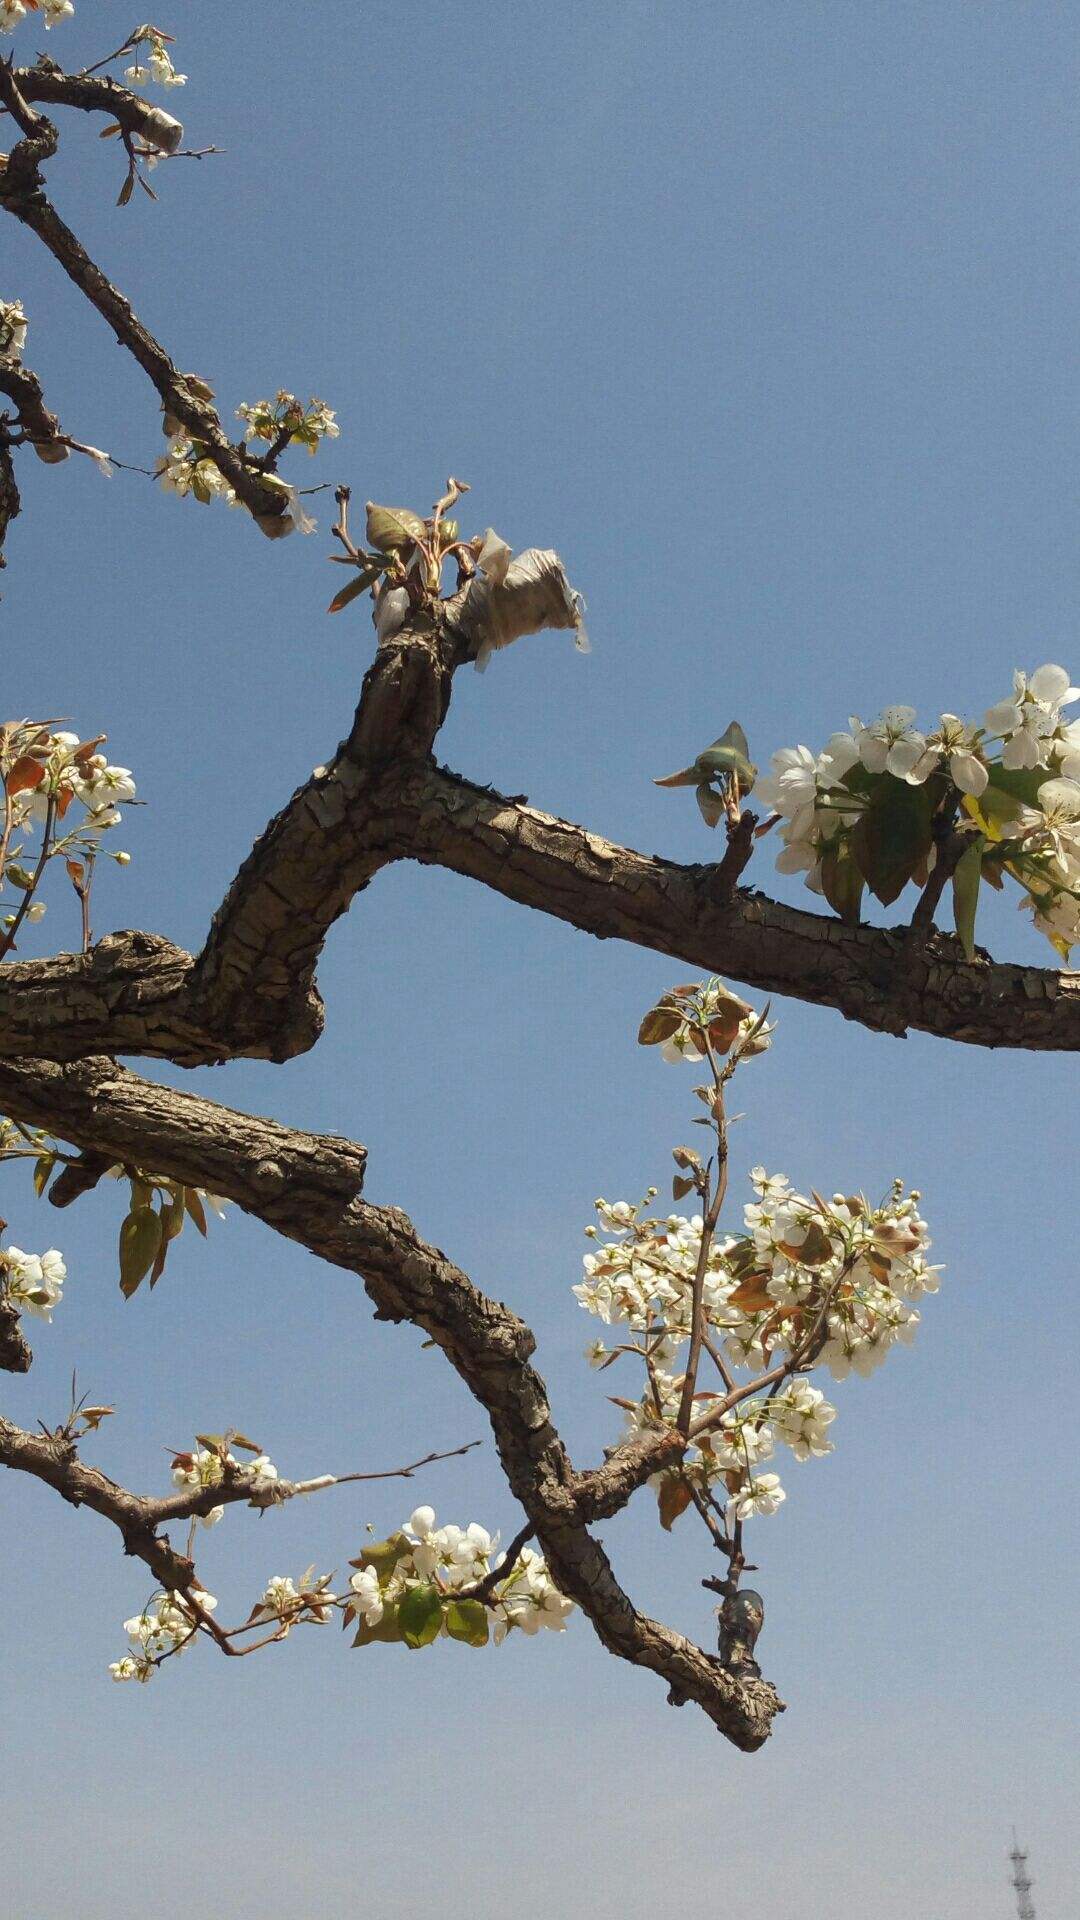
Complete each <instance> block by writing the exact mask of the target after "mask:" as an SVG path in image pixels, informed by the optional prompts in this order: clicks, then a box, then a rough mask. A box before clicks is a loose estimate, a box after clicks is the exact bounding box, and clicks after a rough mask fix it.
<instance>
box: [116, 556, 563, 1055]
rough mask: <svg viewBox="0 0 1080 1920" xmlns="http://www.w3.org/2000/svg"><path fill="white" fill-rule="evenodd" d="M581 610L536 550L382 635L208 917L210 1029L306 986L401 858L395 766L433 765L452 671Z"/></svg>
mask: <svg viewBox="0 0 1080 1920" xmlns="http://www.w3.org/2000/svg"><path fill="white" fill-rule="evenodd" d="M577 617H578V616H577V611H576V597H575V595H574V594H573V592H572V589H571V587H570V585H569V582H568V581H567V578H566V574H565V572H564V570H563V567H562V563H561V561H560V560H559V557H558V555H557V554H555V553H550V552H541V551H538V550H536V549H535V548H530V549H529V551H528V552H526V553H522V554H519V555H518V557H517V559H516V560H514V561H513V562H512V564H511V566H510V568H509V570H508V572H507V575H506V578H505V580H504V581H503V582H502V583H501V584H500V585H497V586H496V585H494V584H493V583H492V582H490V581H488V580H485V579H484V578H482V577H480V576H477V577H474V578H473V579H471V580H469V581H468V582H467V583H466V585H465V586H464V587H463V588H462V589H461V590H460V591H459V592H458V593H457V594H455V595H454V596H453V598H452V599H450V600H447V601H445V602H442V603H440V604H439V605H438V606H437V607H435V608H434V609H433V610H431V612H425V611H423V610H418V611H417V613H416V614H415V615H414V616H413V617H412V619H411V620H410V623H409V625H408V626H407V627H404V628H402V630H401V631H400V632H399V633H397V634H395V635H394V636H393V637H391V638H389V639H387V640H385V641H383V643H382V644H381V645H380V647H379V649H378V651H377V653H376V656H375V659H374V661H373V662H372V664H371V666H370V667H369V668H368V671H367V673H366V674H365V676H364V682H363V687H362V689H361V693H360V700H359V704H358V706H357V709H356V713H355V715H354V717H353V724H352V727H351V729H350V732H349V735H348V737H347V739H345V740H344V741H343V742H342V744H341V745H340V747H339V748H338V750H337V753H336V754H335V756H334V758H333V760H332V761H331V762H330V763H329V765H327V766H325V767H317V768H316V770H315V772H314V774H313V775H312V777H311V779H310V780H309V781H307V783H306V784H305V785H304V786H303V787H301V788H300V789H299V790H298V791H297V792H296V793H294V794H293V797H292V799H291V800H290V801H289V803H288V805H287V806H285V807H284V808H283V809H282V811H281V812H280V813H279V814H278V815H277V816H276V817H275V818H274V819H273V820H272V821H271V822H270V825H269V826H268V827H267V828H266V830H265V832H264V833H262V834H261V835H260V837H259V839H258V841H257V842H256V844H255V846H254V848H253V849H252V851H251V853H250V854H249V856H248V858H247V859H246V860H245V862H244V864H243V866H242V867H241V868H240V871H239V873H238V874H237V876H236V879H235V880H234V882H233V884H232V886H231V887H230V889H229V892H228V894H227V895H226V898H225V900H224V902H223V903H222V905H221V907H220V909H219V910H218V912H217V913H216V914H215V916H214V922H213V925H212V927H211V929H210V934H209V937H208V939H207V943H206V946H205V948H204V950H203V952H202V954H201V955H200V957H199V962H198V968H197V973H196V977H195V981H194V990H195V994H196V997H197V999H198V1000H199V1003H200V1006H201V1009H202V1012H203V1015H204V1017H205V1019H206V1020H207V1021H208V1023H209V1024H210V1025H212V1026H213V1028H214V1029H215V1030H217V1031H223V1032H225V1033H228V1034H229V1035H230V1036H235V1038H237V1039H238V1040H243V1041H244V1042H245V1043H246V1042H248V1041H250V1040H251V1039H252V1038H253V1037H255V1036H256V1035H257V1034H258V1033H265V1032H266V1030H267V1025H268V1021H272V1019H273V1014H274V1011H275V1007H276V1006H278V1005H280V1003H281V1002H282V1000H284V999H286V998H287V997H288V996H292V998H293V1001H294V1002H295V1000H296V997H297V996H298V995H306V994H307V993H309V992H310V991H311V990H313V986H314V976H315V967H316V965H317V962H318V958H319V954H320V951H321V949H322V945H323V942H324V940H325V938H326V935H327V933H328V931H329V929H330V927H331V926H332V925H333V923H334V921H335V920H336V919H337V918H338V917H339V915H341V914H342V913H344V912H345V911H346V909H347V907H348V906H349V904H350V902H351V901H352V899H353V898H354V896H355V895H356V894H357V893H358V892H360V891H361V889H362V888H364V887H366V886H367V884H368V882H369V881H370V880H371V879H372V878H373V876H374V875H375V874H376V873H377V872H378V870H379V868H380V867H381V866H384V865H385V864H386V863H387V861H388V860H389V859H392V858H394V857H395V853H394V850H393V848H392V846H391V845H390V844H389V843H388V839H387V822H388V821H391V822H392V821H394V820H395V819H396V812H397V795H398V792H399V789H400V784H401V781H402V778H403V776H404V775H405V774H406V773H407V772H408V770H409V769H410V768H414V767H424V766H426V765H427V764H428V763H429V761H430V758H431V752H432V747H433V745H434V741H435V736H436V734H437V733H438V731H439V728H440V727H441V726H442V723H443V721H444V720H445V718H446V714H447V710H448V708H449V705H450V693H451V683H452V678H453V675H454V672H455V671H456V669H457V668H458V667H460V666H462V665H463V664H464V663H465V662H466V661H468V660H471V659H475V658H476V656H477V654H478V652H480V650H481V649H483V648H485V647H490V646H496V645H497V646H499V647H503V646H507V645H509V643H510V641H511V640H512V639H515V638H521V637H522V636H523V635H525V634H532V633H539V632H540V631H542V630H543V629H544V628H546V627H562V628H572V627H573V626H574V625H575V623H576V620H577ZM110 1051H116V1049H110Z"/></svg>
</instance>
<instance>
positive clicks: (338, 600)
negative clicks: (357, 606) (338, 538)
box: [326, 554, 386, 613]
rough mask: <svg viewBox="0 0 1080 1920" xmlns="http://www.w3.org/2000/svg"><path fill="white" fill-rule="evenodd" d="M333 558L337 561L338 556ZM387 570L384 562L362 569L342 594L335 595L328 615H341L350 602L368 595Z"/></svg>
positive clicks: (345, 586) (344, 588) (347, 584)
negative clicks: (369, 590)
mask: <svg viewBox="0 0 1080 1920" xmlns="http://www.w3.org/2000/svg"><path fill="white" fill-rule="evenodd" d="M332 558H334V559H336V558H337V555H336V554H334V555H333V556H332ZM385 570H386V562H385V561H384V560H380V561H379V562H378V563H377V565H375V566H367V567H362V568H361V570H360V572H359V573H358V574H357V576H356V579H355V580H349V581H347V582H346V584H345V585H344V586H343V587H342V589H341V592H340V593H335V595H334V597H333V599H332V600H331V602H330V605H329V606H328V607H327V609H326V611H327V613H340V612H341V609H342V607H347V606H348V604H349V602H350V600H358V599H359V597H360V595H361V594H362V593H366V592H367V590H368V588H369V587H372V586H374V584H375V582H376V580H377V579H378V578H379V575H380V574H381V573H384V572H385Z"/></svg>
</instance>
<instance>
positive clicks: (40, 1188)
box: [34, 1153, 56, 1200]
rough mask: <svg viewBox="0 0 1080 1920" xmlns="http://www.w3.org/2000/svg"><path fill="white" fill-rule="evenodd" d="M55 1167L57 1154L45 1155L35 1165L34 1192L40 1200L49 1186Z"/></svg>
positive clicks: (40, 1156)
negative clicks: (50, 1176)
mask: <svg viewBox="0 0 1080 1920" xmlns="http://www.w3.org/2000/svg"><path fill="white" fill-rule="evenodd" d="M55 1165H56V1155H55V1153H43V1154H41V1155H39V1157H38V1159H37V1160H36V1161H35V1163H34V1192H35V1193H36V1194H37V1197H38V1199H39V1200H40V1199H41V1196H42V1194H43V1193H44V1191H45V1189H46V1187H47V1186H48V1184H49V1175H50V1174H51V1173H52V1170H53V1168H54V1167H55Z"/></svg>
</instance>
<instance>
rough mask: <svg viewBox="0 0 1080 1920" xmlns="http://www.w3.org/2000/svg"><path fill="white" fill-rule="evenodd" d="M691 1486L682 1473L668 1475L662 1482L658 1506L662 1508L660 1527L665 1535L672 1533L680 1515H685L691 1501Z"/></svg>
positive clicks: (658, 1494)
mask: <svg viewBox="0 0 1080 1920" xmlns="http://www.w3.org/2000/svg"><path fill="white" fill-rule="evenodd" d="M691 1498H692V1496H691V1493H690V1484H689V1482H688V1481H687V1480H686V1479H685V1478H684V1476H683V1475H682V1474H681V1473H666V1474H665V1475H664V1477H663V1479H662V1480H661V1482H660V1487H659V1491H658V1493H657V1504H658V1506H659V1508H660V1525H661V1526H662V1527H663V1529H664V1532H665V1533H670V1532H671V1529H672V1527H673V1526H674V1524H675V1522H676V1520H677V1519H678V1517H679V1515H680V1513H685V1512H686V1509H687V1507H688V1506H689V1505H690V1501H691Z"/></svg>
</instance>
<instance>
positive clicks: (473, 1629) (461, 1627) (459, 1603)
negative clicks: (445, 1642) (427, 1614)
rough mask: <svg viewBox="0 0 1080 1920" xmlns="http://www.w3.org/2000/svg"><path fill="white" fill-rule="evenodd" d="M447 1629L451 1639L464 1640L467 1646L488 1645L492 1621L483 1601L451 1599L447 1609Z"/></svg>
mask: <svg viewBox="0 0 1080 1920" xmlns="http://www.w3.org/2000/svg"><path fill="white" fill-rule="evenodd" d="M446 1631H447V1633H448V1634H449V1636H450V1638H451V1640H462V1641H464V1643H465V1645H466V1646H467V1647H486V1646H487V1643H488V1636H489V1634H490V1631H491V1623H490V1620H489V1618H488V1610H487V1608H486V1607H485V1605H484V1603H483V1601H482V1600H451V1602H450V1605H449V1606H448V1607H447V1609H446Z"/></svg>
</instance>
